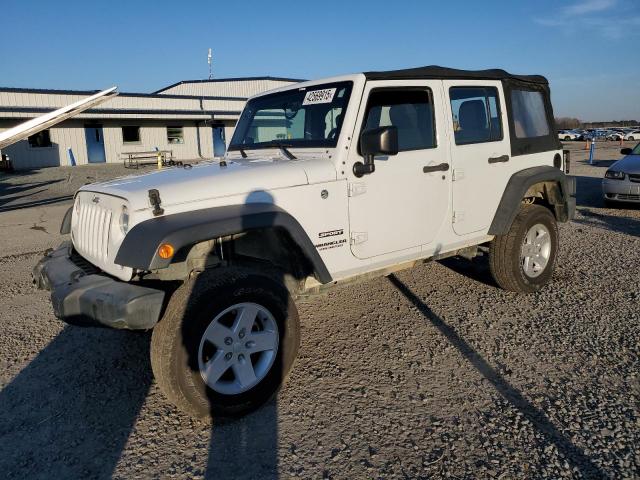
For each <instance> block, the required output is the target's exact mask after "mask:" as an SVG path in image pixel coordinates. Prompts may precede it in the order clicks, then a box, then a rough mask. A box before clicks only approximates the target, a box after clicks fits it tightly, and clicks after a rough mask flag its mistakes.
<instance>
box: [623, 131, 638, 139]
mask: <svg viewBox="0 0 640 480" xmlns="http://www.w3.org/2000/svg"><path fill="white" fill-rule="evenodd" d="M624 139H625V140H631V141H632V142H633V141H634V140H640V130H633V131H632V132H629V133H627V134H626V135H625V136H624Z"/></svg>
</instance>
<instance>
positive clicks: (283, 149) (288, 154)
mask: <svg viewBox="0 0 640 480" xmlns="http://www.w3.org/2000/svg"><path fill="white" fill-rule="evenodd" d="M269 145H270V146H271V145H273V146H274V147H278V148H279V149H280V151H281V152H282V154H283V155H284V156H285V157H287V158H288V159H289V160H297V157H296V156H295V155H294V154H293V153H291V152H290V151H289V150H288V149H289V148H291V145H285V144H284V143H279V142H273V143H270V144H269Z"/></svg>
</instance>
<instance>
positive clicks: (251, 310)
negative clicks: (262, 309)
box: [233, 304, 258, 333]
mask: <svg viewBox="0 0 640 480" xmlns="http://www.w3.org/2000/svg"><path fill="white" fill-rule="evenodd" d="M257 315H258V309H257V307H256V306H255V305H253V304H247V305H243V306H242V309H241V310H240V312H239V313H238V316H237V317H236V320H235V322H234V323H233V331H234V332H236V333H237V332H239V331H240V330H243V329H244V331H245V332H246V333H249V332H251V329H252V328H253V324H254V323H255V321H256V316H257Z"/></svg>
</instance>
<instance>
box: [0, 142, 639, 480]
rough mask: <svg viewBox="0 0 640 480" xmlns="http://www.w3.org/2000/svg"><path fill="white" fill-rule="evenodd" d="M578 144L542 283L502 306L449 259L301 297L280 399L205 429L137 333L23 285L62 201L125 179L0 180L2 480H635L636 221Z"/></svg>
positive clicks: (469, 266)
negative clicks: (604, 193) (607, 201)
mask: <svg viewBox="0 0 640 480" xmlns="http://www.w3.org/2000/svg"><path fill="white" fill-rule="evenodd" d="M581 146H582V144H571V145H570V148H572V149H573V150H574V152H573V159H574V169H573V172H572V173H574V174H576V175H578V176H579V183H578V188H579V196H578V203H579V207H578V215H577V218H576V220H575V221H574V222H573V223H571V224H568V225H562V226H561V227H560V234H561V251H560V255H559V259H558V266H557V270H556V274H555V277H554V281H553V283H552V284H551V285H549V286H547V287H546V288H544V289H543V290H542V291H541V292H539V293H537V294H533V295H528V296H523V295H517V294H512V293H508V292H504V291H501V290H499V289H498V288H496V287H495V286H494V284H493V283H492V281H491V279H490V277H489V275H488V271H487V266H486V262H485V261H484V260H483V259H477V260H476V261H474V262H472V263H469V262H465V261H461V260H455V259H453V260H447V261H444V262H442V263H430V264H425V265H423V266H421V267H418V268H416V269H414V270H410V271H405V272H402V273H399V274H396V275H394V276H390V277H387V278H380V279H376V280H373V281H370V282H367V283H363V284H360V285H356V286H350V287H344V288H341V289H339V290H335V291H333V292H331V293H329V294H327V295H325V296H321V297H314V298H311V299H308V300H306V301H304V302H302V303H300V304H299V310H300V316H301V322H302V344H301V349H300V355H299V358H298V360H297V362H296V365H295V367H294V370H293V373H292V374H291V376H290V378H289V380H288V382H287V383H286V385H285V387H284V388H283V389H282V391H281V392H280V394H279V396H278V397H277V399H274V400H273V401H272V402H270V403H269V404H267V405H265V406H264V407H263V408H261V409H260V410H258V411H256V412H255V413H253V414H251V415H249V416H247V417H245V418H242V419H239V420H235V421H228V422H224V423H220V424H215V425H213V426H212V425H208V424H206V423H204V422H199V421H195V420H191V419H190V418H188V417H186V416H185V415H183V414H182V413H180V412H178V411H177V410H176V409H175V408H173V407H172V406H171V405H170V404H168V403H167V402H166V401H165V399H164V398H163V396H162V394H161V392H160V391H159V390H158V388H157V386H156V385H155V383H154V382H153V378H152V375H151V370H150V365H149V360H148V351H149V335H148V334H145V333H131V332H121V331H111V330H105V329H92V328H86V329H83V328H74V327H67V326H65V325H64V324H62V323H61V322H59V321H58V320H56V319H55V317H54V316H53V312H52V310H51V306H50V304H49V302H48V298H47V294H46V292H42V291H37V290H35V289H34V288H33V287H32V286H31V281H30V277H29V274H30V270H31V268H32V267H33V265H34V264H35V263H36V262H37V260H38V259H39V256H40V255H41V252H42V251H43V250H44V249H45V248H48V247H51V246H55V245H56V244H57V243H59V241H60V236H59V235H57V233H56V232H57V228H58V225H59V222H60V220H61V218H62V215H63V213H64V211H65V209H66V208H67V205H66V204H67V203H68V199H64V197H68V196H69V195H71V194H72V193H73V191H74V189H75V188H77V187H78V186H80V185H82V184H83V183H86V181H91V179H92V178H95V179H101V178H106V177H110V176H114V175H118V174H120V173H121V170H122V168H121V167H119V166H110V165H108V166H104V165H103V166H99V167H96V166H90V167H76V168H75V169H69V168H59V169H45V170H42V171H38V172H31V173H29V174H26V175H20V176H1V177H0V212H1V213H0V241H1V242H2V244H3V245H4V246H5V248H4V251H3V253H2V256H1V257H0V279H2V280H1V285H2V291H3V294H4V295H3V308H2V309H0V327H1V328H2V332H3V335H2V336H0V387H1V390H0V471H1V472H3V473H2V475H3V476H4V477H6V478H25V477H29V478H51V477H54V478H78V477H83V478H110V477H115V478H137V477H145V478H146V477H160V476H162V477H164V478H202V477H207V478H275V477H283V478H292V477H301V478H351V479H355V478H458V479H463V478H464V479H466V478H469V479H471V478H502V479H513V478H518V479H520V478H531V479H538V478H639V477H640V451H639V450H638V448H640V402H639V400H640V385H639V378H638V375H639V374H640V362H639V354H640V346H639V345H640V327H639V320H640V314H639V310H638V297H639V296H640V282H639V279H638V273H637V272H638V270H637V268H638V264H639V263H640V241H639V240H638V236H639V235H640V210H639V209H638V208H637V207H633V206H625V207H621V208H616V209H605V208H603V205H602V201H601V199H600V190H599V188H600V178H601V177H602V176H603V175H604V171H605V169H606V168H605V167H606V166H608V165H609V164H610V163H611V161H612V160H614V159H616V158H618V157H619V153H618V151H619V147H611V146H610V147H601V148H600V149H599V150H598V152H597V155H598V156H597V158H598V159H599V162H598V163H597V165H595V166H588V165H587V164H586V163H585V162H584V158H585V154H584V152H583V151H582V150H581V149H580V148H581ZM51 199H57V200H55V201H52V200H51Z"/></svg>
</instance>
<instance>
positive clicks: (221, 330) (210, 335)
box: [204, 322, 232, 348]
mask: <svg viewBox="0 0 640 480" xmlns="http://www.w3.org/2000/svg"><path fill="white" fill-rule="evenodd" d="M231 334H232V332H231V329H230V328H227V327H225V326H224V325H222V324H221V323H218V322H213V323H212V324H211V325H209V326H208V327H207V330H206V331H205V332H204V338H205V340H207V341H208V342H211V343H213V344H214V345H215V346H216V347H218V348H224V339H225V338H227V337H230V336H231Z"/></svg>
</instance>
